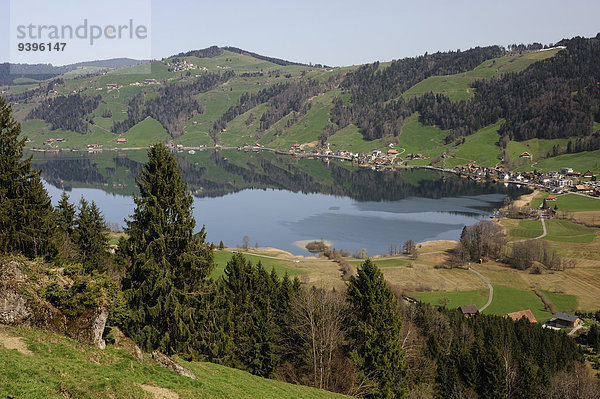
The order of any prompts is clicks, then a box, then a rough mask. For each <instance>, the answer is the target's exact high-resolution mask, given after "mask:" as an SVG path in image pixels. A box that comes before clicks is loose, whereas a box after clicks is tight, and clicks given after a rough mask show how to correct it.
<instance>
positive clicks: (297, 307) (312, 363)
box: [287, 287, 348, 391]
mask: <svg viewBox="0 0 600 399" xmlns="http://www.w3.org/2000/svg"><path fill="white" fill-rule="evenodd" d="M347 313H348V305H347V303H346V301H345V298H344V295H343V294H341V293H337V292H333V291H325V290H323V289H317V288H314V287H313V288H311V289H304V290H301V291H300V292H299V294H298V295H296V296H295V297H294V298H293V299H292V301H291V303H290V311H289V314H288V319H287V324H288V328H289V335H290V336H289V337H288V340H287V341H288V345H287V347H288V349H289V350H290V351H291V352H293V353H294V355H295V358H296V359H298V360H299V361H300V363H303V364H304V365H305V366H306V368H307V370H308V373H307V377H308V378H307V381H306V383H308V384H309V385H311V386H314V387H317V388H320V389H327V390H337V391H339V390H340V386H339V385H340V384H344V382H340V381H337V380H336V374H337V371H339V370H337V368H338V367H339V366H340V365H341V364H344V366H343V367H347V365H345V363H344V362H343V361H341V360H340V356H339V355H341V353H342V352H341V345H342V343H343V342H344V330H343V323H344V320H345V317H346V315H347ZM346 383H347V382H346Z"/></svg>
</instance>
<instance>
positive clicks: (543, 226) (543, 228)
mask: <svg viewBox="0 0 600 399" xmlns="http://www.w3.org/2000/svg"><path fill="white" fill-rule="evenodd" d="M540 220H541V222H542V235H540V236H538V237H535V238H533V239H534V240H539V239H540V238H544V237H546V234H548V231H547V230H546V219H544V218H540ZM523 241H527V240H517V241H510V242H509V244H510V243H514V242H523ZM467 269H468V270H470V271H471V272H473V273H475V274H476V275H477V276H479V278H480V279H482V280H483V282H484V283H486V284H487V286H488V288H489V290H490V294H489V295H488V300H487V303H486V304H485V305H483V307H482V308H481V309H479V311H480V312H483V311H484V310H485V309H486V308H487V307H488V306H490V304H491V303H492V299H494V287H493V286H492V284H491V283H490V281H489V280H488V279H487V278H486V277H485V276H484V275H483V274H481V273H479V272H478V271H477V270H475V269H473V268H472V267H471V266H470V264H469V266H468V268H467Z"/></svg>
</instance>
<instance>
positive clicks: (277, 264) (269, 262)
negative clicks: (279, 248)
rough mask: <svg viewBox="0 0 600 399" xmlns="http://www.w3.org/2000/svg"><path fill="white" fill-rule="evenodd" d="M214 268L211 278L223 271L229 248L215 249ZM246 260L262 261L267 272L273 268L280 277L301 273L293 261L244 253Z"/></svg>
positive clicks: (229, 254) (229, 252) (217, 276)
mask: <svg viewBox="0 0 600 399" xmlns="http://www.w3.org/2000/svg"><path fill="white" fill-rule="evenodd" d="M214 256H215V268H214V269H213V271H212V272H211V273H210V277H211V278H213V279H216V278H219V277H221V276H222V275H223V272H224V271H225V266H227V262H229V261H230V260H231V257H232V256H233V253H232V252H231V251H230V250H222V251H219V250H217V251H215V252H214ZM244 256H245V257H246V260H249V261H250V262H252V264H253V265H256V264H257V263H258V262H259V261H260V262H261V263H262V265H263V267H264V268H265V270H267V272H269V273H270V272H271V270H272V269H275V272H277V274H278V275H279V276H280V277H283V275H284V274H286V273H287V274H288V276H298V275H300V274H302V272H300V271H299V270H298V269H294V267H293V265H294V262H293V261H284V260H281V261H280V260H276V259H270V258H262V257H258V256H251V255H244Z"/></svg>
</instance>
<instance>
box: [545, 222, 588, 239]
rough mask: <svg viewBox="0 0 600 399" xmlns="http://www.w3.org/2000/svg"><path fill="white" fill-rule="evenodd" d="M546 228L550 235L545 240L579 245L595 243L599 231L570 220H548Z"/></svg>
mask: <svg viewBox="0 0 600 399" xmlns="http://www.w3.org/2000/svg"><path fill="white" fill-rule="evenodd" d="M546 228H547V229H548V235H547V236H546V237H544V239H545V240H549V241H561V242H577V243H590V242H592V241H594V239H595V238H596V232H597V231H598V229H594V228H592V227H587V226H583V225H581V224H577V223H573V222H571V221H570V220H559V219H555V220H547V221H546Z"/></svg>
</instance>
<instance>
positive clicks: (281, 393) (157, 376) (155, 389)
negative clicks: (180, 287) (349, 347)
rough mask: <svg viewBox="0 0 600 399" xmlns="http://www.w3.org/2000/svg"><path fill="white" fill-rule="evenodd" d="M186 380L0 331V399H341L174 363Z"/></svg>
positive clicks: (75, 346)
mask: <svg viewBox="0 0 600 399" xmlns="http://www.w3.org/2000/svg"><path fill="white" fill-rule="evenodd" d="M177 361H178V362H179V363H180V364H182V365H183V366H184V367H187V368H188V369H190V370H191V371H192V372H193V373H194V374H195V375H196V376H197V377H198V379H197V380H192V379H190V378H188V377H183V376H179V375H177V374H175V373H173V372H171V371H169V370H167V369H165V368H162V367H160V366H158V365H157V364H156V363H155V362H154V360H152V356H151V355H150V354H147V353H146V354H144V361H143V362H139V361H138V360H136V359H135V358H134V356H133V355H132V354H130V353H129V352H128V351H126V350H123V349H117V348H115V347H113V346H112V345H108V346H107V348H106V349H104V350H100V349H97V348H94V347H91V346H86V345H81V344H79V343H77V342H76V341H73V340H71V339H69V338H65V337H63V336H59V335H52V334H48V333H45V332H40V331H35V330H31V329H28V328H13V327H3V326H0V364H2V367H1V368H0V381H2V383H1V384H0V397H2V398H9V397H10V398H32V399H35V398H40V399H41V398H43V399H46V398H64V397H68V398H70V397H74V398H133V397H135V398H169V399H174V398H181V399H184V398H190V399H191V398H232V397H235V398H334V397H343V396H342V395H337V394H333V393H331V392H327V391H322V390H318V389H313V388H309V387H306V386H301V385H293V384H286V383H283V382H279V381H275V380H269V379H265V378H260V377H256V376H253V375H251V374H249V373H247V372H244V371H240V370H236V369H232V368H228V367H224V366H220V365H217V364H212V363H196V362H191V363H190V362H186V361H183V360H181V359H178V360H177Z"/></svg>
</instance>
